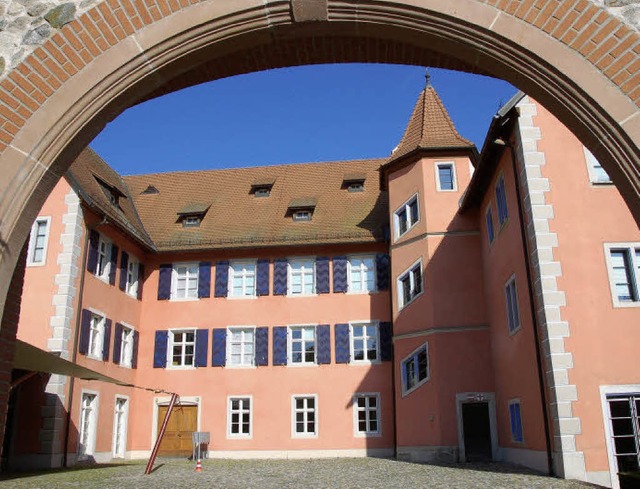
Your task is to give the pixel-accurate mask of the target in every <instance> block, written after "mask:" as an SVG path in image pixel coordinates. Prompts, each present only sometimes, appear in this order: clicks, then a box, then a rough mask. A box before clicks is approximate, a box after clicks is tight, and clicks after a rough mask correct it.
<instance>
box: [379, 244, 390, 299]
mask: <svg viewBox="0 0 640 489" xmlns="http://www.w3.org/2000/svg"><path fill="white" fill-rule="evenodd" d="M389 266H390V258H389V255H387V254H386V253H381V254H378V255H376V281H377V283H376V288H377V289H378V290H389V274H390V272H391V271H390V270H389Z"/></svg>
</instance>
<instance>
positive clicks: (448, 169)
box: [436, 162, 457, 192]
mask: <svg viewBox="0 0 640 489" xmlns="http://www.w3.org/2000/svg"><path fill="white" fill-rule="evenodd" d="M436 175H437V188H438V191H440V192H447V191H455V190H457V182H456V172H455V166H454V164H453V162H451V163H436Z"/></svg>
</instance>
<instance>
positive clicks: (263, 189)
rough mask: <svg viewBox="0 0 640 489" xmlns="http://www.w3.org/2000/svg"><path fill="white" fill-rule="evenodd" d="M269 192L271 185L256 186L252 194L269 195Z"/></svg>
mask: <svg viewBox="0 0 640 489" xmlns="http://www.w3.org/2000/svg"><path fill="white" fill-rule="evenodd" d="M270 194H271V187H257V188H256V190H255V192H254V194H253V195H255V196H256V197H269V195H270Z"/></svg>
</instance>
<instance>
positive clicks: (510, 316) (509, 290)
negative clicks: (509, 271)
mask: <svg viewBox="0 0 640 489" xmlns="http://www.w3.org/2000/svg"><path fill="white" fill-rule="evenodd" d="M504 292H505V296H506V301H507V323H508V325H509V333H515V332H516V331H518V330H519V329H520V308H519V307H518V293H517V290H516V276H515V275H512V276H511V278H510V279H509V280H507V283H506V284H505V286H504Z"/></svg>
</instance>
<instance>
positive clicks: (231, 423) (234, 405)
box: [227, 397, 251, 438]
mask: <svg viewBox="0 0 640 489" xmlns="http://www.w3.org/2000/svg"><path fill="white" fill-rule="evenodd" d="M227 423H228V432H227V433H228V436H229V438H251V398H250V397H230V398H229V411H228V413H227Z"/></svg>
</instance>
